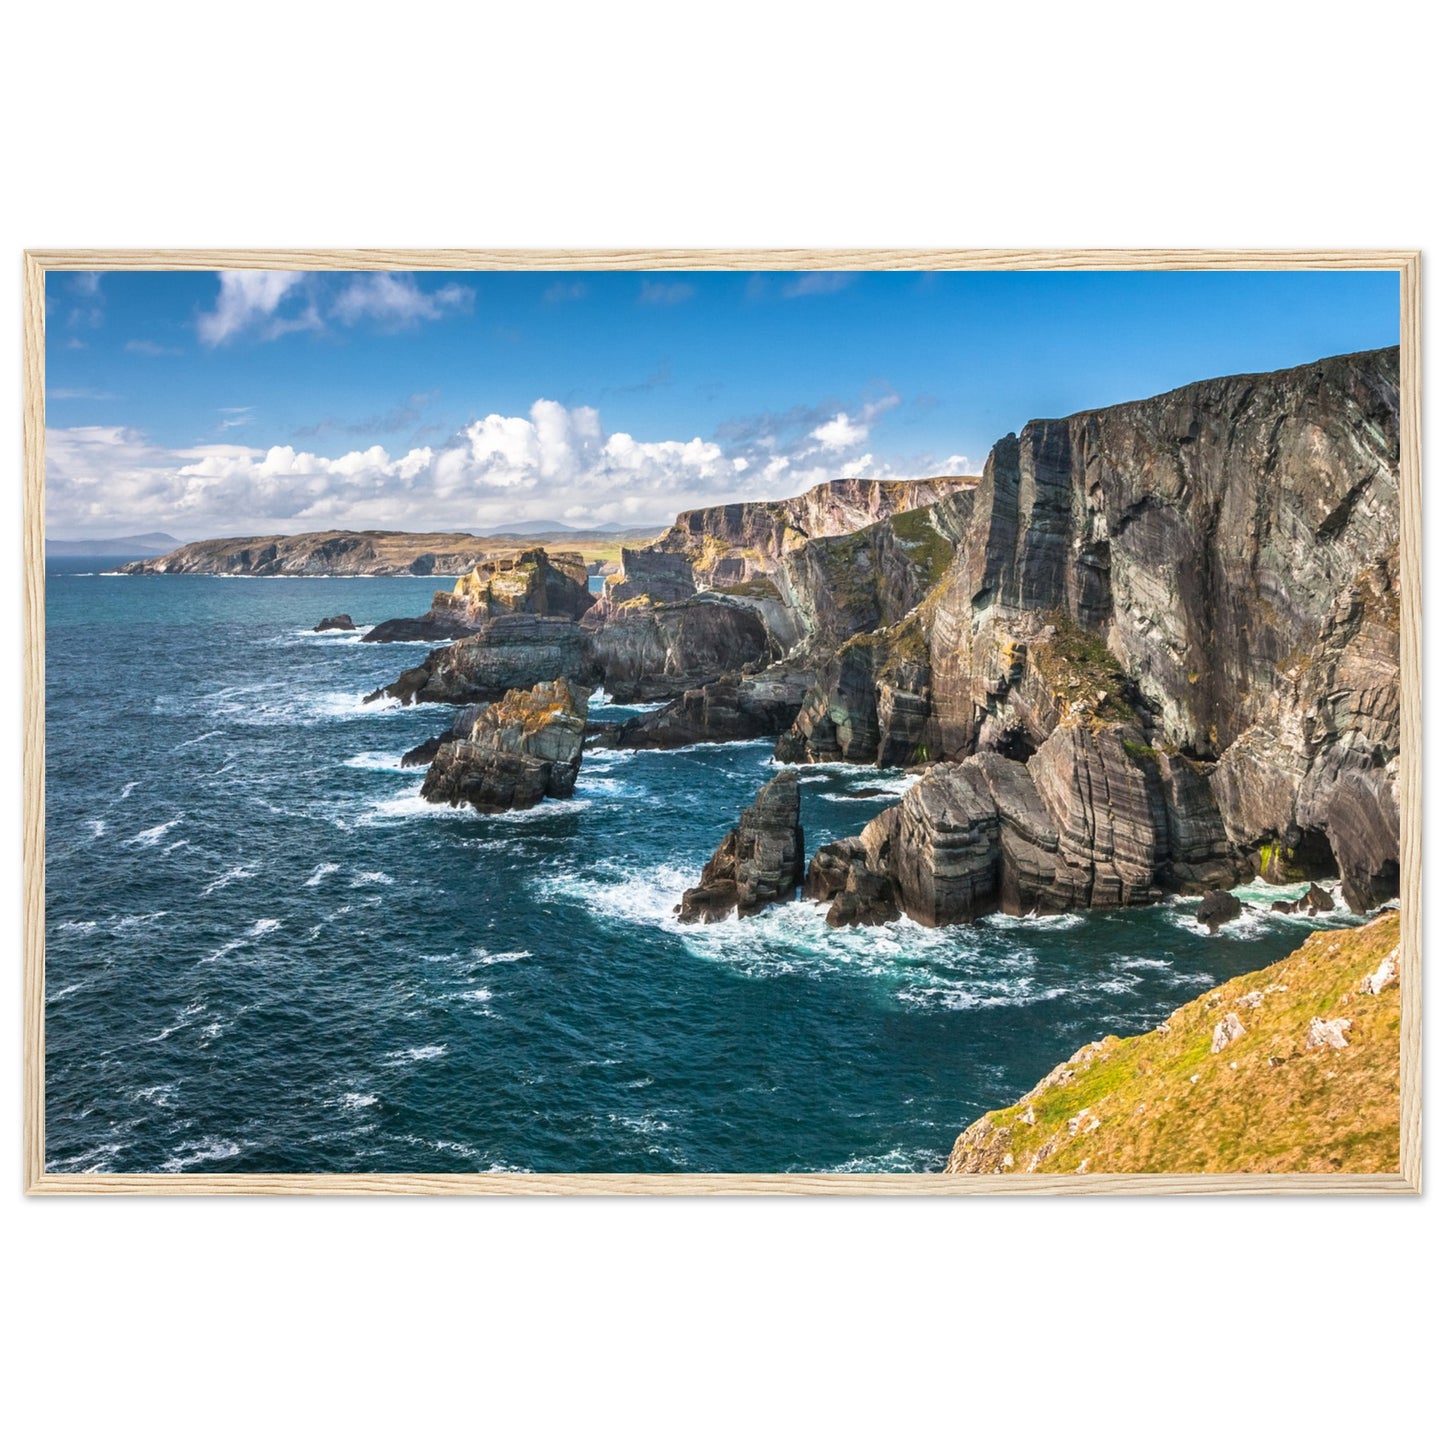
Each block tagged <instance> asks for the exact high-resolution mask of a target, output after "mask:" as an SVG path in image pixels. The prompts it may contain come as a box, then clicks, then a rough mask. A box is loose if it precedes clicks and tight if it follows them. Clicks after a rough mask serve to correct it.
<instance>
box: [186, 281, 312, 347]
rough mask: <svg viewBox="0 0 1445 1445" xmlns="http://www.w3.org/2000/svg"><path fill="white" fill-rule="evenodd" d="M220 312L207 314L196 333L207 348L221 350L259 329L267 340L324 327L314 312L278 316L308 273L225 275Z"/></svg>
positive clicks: (197, 323)
mask: <svg viewBox="0 0 1445 1445" xmlns="http://www.w3.org/2000/svg"><path fill="white" fill-rule="evenodd" d="M220 276H221V292H220V295H219V296H217V298H216V309H215V310H214V311H206V312H203V313H202V314H201V315H200V317H199V318H198V319H197V321H196V331H197V334H198V335H199V336H200V338H201V340H202V341H204V342H205V343H206V345H207V346H219V345H221V343H222V342H223V341H229V340H230V339H231V338H232V337H233V336H236V335H238V334H239V333H240V332H243V331H246V330H249V329H251V328H252V327H259V328H260V329H261V330H262V332H263V334H264V335H265V336H266V337H267V338H271V337H275V336H279V335H281V334H283V332H284V331H295V330H298V329H301V328H304V327H314V326H317V325H319V324H320V318H319V317H317V316H316V314H315V311H314V309H312V308H308V309H307V311H305V312H303V313H302V314H301V316H300V317H294V316H293V317H291V318H290V319H289V320H281V319H279V318H278V317H277V315H276V313H277V310H278V309H279V307H280V306H281V303H282V302H283V301H284V300H285V299H286V297H287V296H288V295H289V294H290V293H291V292H292V291H294V290H295V289H296V287H298V286H300V285H301V283H302V282H303V281H305V279H306V273H305V272H304V271H222V272H221V273H220Z"/></svg>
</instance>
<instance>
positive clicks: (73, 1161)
mask: <svg viewBox="0 0 1445 1445" xmlns="http://www.w3.org/2000/svg"><path fill="white" fill-rule="evenodd" d="M124 1148H125V1143H124V1141H122V1140H107V1141H106V1142H105V1143H104V1144H97V1145H95V1147H94V1148H92V1149H85V1150H82V1151H81V1152H80V1153H79V1154H72V1155H71V1156H70V1157H69V1158H68V1159H66V1158H51V1159H47V1160H46V1161H45V1171H46V1173H47V1174H51V1173H53V1174H105V1173H108V1172H109V1165H110V1161H111V1160H112V1159H114V1158H115V1156H116V1155H117V1154H119V1153H120V1151H121V1150H122V1149H124Z"/></svg>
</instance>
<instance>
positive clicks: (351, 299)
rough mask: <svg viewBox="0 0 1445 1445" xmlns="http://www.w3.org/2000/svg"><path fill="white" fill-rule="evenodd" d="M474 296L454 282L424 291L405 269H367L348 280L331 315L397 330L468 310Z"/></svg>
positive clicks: (352, 322) (350, 323)
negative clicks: (397, 270) (451, 312)
mask: <svg viewBox="0 0 1445 1445" xmlns="http://www.w3.org/2000/svg"><path fill="white" fill-rule="evenodd" d="M474 296H475V293H474V292H473V291H472V288H471V287H470V286H462V285H460V284H458V283H457V282H455V281H453V282H449V283H448V284H447V285H445V286H440V287H438V288H437V289H436V290H434V291H423V290H422V289H421V287H420V286H418V285H417V283H416V279H415V278H414V277H412V276H408V275H406V274H405V273H404V272H394V271H368V272H366V273H364V274H363V275H360V276H355V277H353V278H352V279H351V280H350V281H349V282H348V283H347V285H346V286H345V288H344V289H343V290H342V292H341V294H340V295H339V296H337V298H336V300H335V301H334V302H333V303H332V305H331V315H332V316H333V317H335V318H336V320H338V321H339V322H341V324H342V325H343V326H355V325H356V324H357V322H359V321H367V320H370V321H376V322H378V323H379V324H380V325H381V326H383V327H384V328H387V329H389V330H398V331H399V330H401V329H402V328H404V327H407V326H415V325H416V324H417V323H418V322H421V321H437V320H439V319H440V318H441V317H443V316H445V315H446V314H447V313H448V312H449V311H469V310H471V306H472V301H473V299H474Z"/></svg>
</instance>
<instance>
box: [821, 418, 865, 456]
mask: <svg viewBox="0 0 1445 1445" xmlns="http://www.w3.org/2000/svg"><path fill="white" fill-rule="evenodd" d="M809 435H810V436H811V437H812V438H813V440H814V441H816V442H818V443H820V444H821V445H822V446H823V448H824V449H825V450H827V451H830V452H841V451H843V450H845V449H846V448H847V447H855V446H857V445H858V443H859V442H861V441H866V440H867V437H868V427H867V424H866V423H864V422H862V421H852V420H850V419H849V416H848V413H847V412H846V411H840V412H839V413H838V415H837V416H835V417H834V418H833V419H832V421H826V422H824V423H823V425H822V426H819V427H814V428H813V430H812V431H811V432H810V433H809Z"/></svg>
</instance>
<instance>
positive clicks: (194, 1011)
mask: <svg viewBox="0 0 1445 1445" xmlns="http://www.w3.org/2000/svg"><path fill="white" fill-rule="evenodd" d="M205 1011H206V1005H205V1004H204V1003H188V1004H187V1005H186V1006H185V1007H184V1008H183V1009H182V1010H181V1011H180V1012H179V1013H178V1014H177V1015H176V1017H175V1021H174V1022H173V1023H171V1024H168V1025H167V1026H166V1027H165V1028H163V1029H162V1030H161V1031H160V1033H158V1034H155V1035H153V1036H152V1037H151V1038H148V1039H147V1040H146V1042H147V1043H148V1044H158V1043H161V1042H162V1041H163V1040H165V1039H168V1038H170V1036H171V1035H172V1034H175V1033H179V1032H180V1031H181V1030H182V1029H184V1028H188V1027H189V1026H190V1025H191V1024H193V1023H195V1021H196V1020H197V1019H198V1018H199V1017H200V1016H201V1015H202V1014H203V1013H205Z"/></svg>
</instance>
